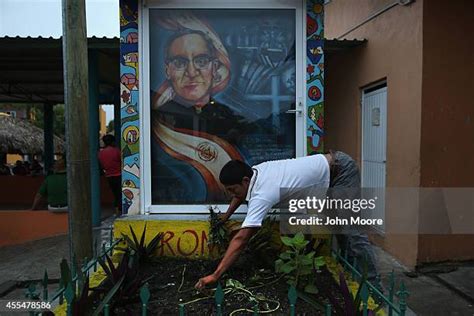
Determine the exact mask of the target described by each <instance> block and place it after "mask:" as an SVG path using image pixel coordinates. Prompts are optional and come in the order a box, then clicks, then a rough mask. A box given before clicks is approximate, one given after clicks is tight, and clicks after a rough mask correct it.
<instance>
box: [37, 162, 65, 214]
mask: <svg viewBox="0 0 474 316" xmlns="http://www.w3.org/2000/svg"><path fill="white" fill-rule="evenodd" d="M45 199H46V201H47V203H48V210H50V211H53V212H58V211H67V174H66V162H65V160H64V159H59V160H56V162H55V163H54V166H53V173H52V174H50V175H48V176H47V177H46V178H45V179H44V182H43V184H42V185H41V187H40V189H39V191H38V193H37V194H36V196H35V199H34V201H33V206H32V207H31V209H32V210H37V209H39V208H40V206H41V202H42V201H43V200H45Z"/></svg>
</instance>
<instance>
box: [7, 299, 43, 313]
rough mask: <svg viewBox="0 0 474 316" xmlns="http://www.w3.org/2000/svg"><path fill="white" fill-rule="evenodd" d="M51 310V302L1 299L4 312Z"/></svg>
mask: <svg viewBox="0 0 474 316" xmlns="http://www.w3.org/2000/svg"><path fill="white" fill-rule="evenodd" d="M50 310H51V303H50V302H45V301H32V300H0V313H2V312H45V311H50Z"/></svg>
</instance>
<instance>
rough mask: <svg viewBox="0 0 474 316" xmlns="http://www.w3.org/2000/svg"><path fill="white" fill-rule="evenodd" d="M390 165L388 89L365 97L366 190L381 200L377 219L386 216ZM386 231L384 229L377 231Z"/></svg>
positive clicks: (374, 90)
mask: <svg viewBox="0 0 474 316" xmlns="http://www.w3.org/2000/svg"><path fill="white" fill-rule="evenodd" d="M386 164H387V86H386V84H383V85H379V86H377V87H375V88H371V89H366V90H364V91H363V94H362V174H361V176H362V187H363V188H371V189H370V193H369V192H368V190H367V189H365V190H364V191H366V192H368V194H369V195H375V196H376V197H377V202H376V206H377V207H376V210H374V212H372V215H373V216H368V217H374V218H383V219H384V217H385V216H384V215H385V180H386ZM376 229H378V230H382V231H383V230H384V227H376Z"/></svg>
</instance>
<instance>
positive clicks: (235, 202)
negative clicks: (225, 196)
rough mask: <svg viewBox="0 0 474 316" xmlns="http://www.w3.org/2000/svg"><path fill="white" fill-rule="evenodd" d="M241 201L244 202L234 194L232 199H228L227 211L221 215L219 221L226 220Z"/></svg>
mask: <svg viewBox="0 0 474 316" xmlns="http://www.w3.org/2000/svg"><path fill="white" fill-rule="evenodd" d="M243 202H244V200H243V199H239V198H237V197H235V196H234V197H233V198H232V200H231V201H230V204H229V208H227V212H225V214H223V215H222V216H221V221H222V222H225V221H227V220H228V219H229V218H230V217H231V216H232V214H234V212H235V211H236V210H237V209H238V208H239V206H240V205H241V204H242V203H243Z"/></svg>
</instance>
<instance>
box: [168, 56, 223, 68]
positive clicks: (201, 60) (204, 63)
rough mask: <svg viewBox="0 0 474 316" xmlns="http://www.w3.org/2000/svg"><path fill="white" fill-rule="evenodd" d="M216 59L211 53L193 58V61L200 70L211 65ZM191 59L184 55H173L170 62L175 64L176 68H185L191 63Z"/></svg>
mask: <svg viewBox="0 0 474 316" xmlns="http://www.w3.org/2000/svg"><path fill="white" fill-rule="evenodd" d="M213 60H214V58H212V57H211V56H209V55H199V56H196V57H194V58H193V60H192V62H193V65H194V68H196V69H198V70H203V69H206V68H207V67H209V64H210V63H211V62H212V61H213ZM189 62H190V60H189V59H187V58H184V57H180V56H177V57H172V58H170V59H169V60H168V64H171V65H173V67H174V68H176V70H185V69H186V68H187V67H188V65H189Z"/></svg>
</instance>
